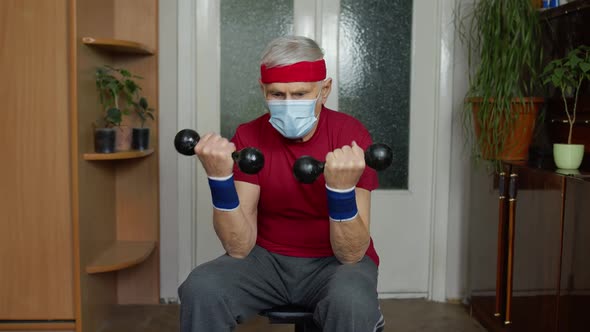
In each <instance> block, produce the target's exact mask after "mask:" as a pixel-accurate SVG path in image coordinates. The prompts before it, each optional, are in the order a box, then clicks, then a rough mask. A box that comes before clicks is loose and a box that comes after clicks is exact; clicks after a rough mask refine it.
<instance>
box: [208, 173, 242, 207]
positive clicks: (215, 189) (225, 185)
mask: <svg viewBox="0 0 590 332" xmlns="http://www.w3.org/2000/svg"><path fill="white" fill-rule="evenodd" d="M209 188H210V189H211V199H212V201H213V207H214V208H216V209H218V210H221V211H232V210H235V209H237V208H238V206H239V205H240V200H239V198H238V192H237V191H236V185H235V183H234V176H233V174H232V175H230V176H229V177H227V178H221V179H220V178H212V177H209Z"/></svg>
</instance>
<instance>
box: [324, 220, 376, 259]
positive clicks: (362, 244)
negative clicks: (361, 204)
mask: <svg viewBox="0 0 590 332" xmlns="http://www.w3.org/2000/svg"><path fill="white" fill-rule="evenodd" d="M370 241H371V237H370V235H369V230H368V229H367V228H366V227H365V224H364V223H363V221H362V220H361V217H360V215H357V216H356V218H354V219H353V220H350V221H345V222H334V221H330V242H331V243H332V250H333V251H334V255H335V256H336V258H337V259H338V260H339V261H340V262H341V263H343V264H353V263H356V262H358V261H360V260H361V259H363V257H364V256H365V253H366V252H367V248H368V247H369V243H370Z"/></svg>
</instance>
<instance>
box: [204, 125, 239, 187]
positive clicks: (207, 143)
mask: <svg viewBox="0 0 590 332" xmlns="http://www.w3.org/2000/svg"><path fill="white" fill-rule="evenodd" d="M234 151H236V146H235V145H234V143H232V142H230V141H228V140H227V139H226V138H224V137H221V136H220V135H218V134H215V133H208V134H206V135H205V136H203V137H201V140H200V141H199V143H198V144H197V146H195V153H196V154H197V156H198V157H199V160H200V161H201V164H203V168H205V172H207V175H208V176H212V177H226V176H229V175H231V174H232V172H233V166H234V160H233V159H232V156H231V155H232V152H234Z"/></svg>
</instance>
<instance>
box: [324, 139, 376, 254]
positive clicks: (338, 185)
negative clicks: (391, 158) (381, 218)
mask: <svg viewBox="0 0 590 332" xmlns="http://www.w3.org/2000/svg"><path fill="white" fill-rule="evenodd" d="M364 170H365V153H364V151H363V150H362V149H361V148H360V147H359V146H358V145H357V144H356V143H355V142H352V144H351V145H350V146H347V145H345V146H343V147H342V148H340V149H336V150H334V151H332V152H329V153H328V154H327V155H326V164H325V166H324V178H325V179H326V187H327V188H326V190H327V194H328V210H329V211H328V212H329V214H330V243H331V245H332V250H333V251H334V255H335V256H336V258H338V260H339V261H340V262H341V263H343V264H351V263H356V262H358V261H360V260H361V259H362V258H363V257H364V255H365V252H366V251H367V248H368V247H369V243H370V240H371V238H370V234H369V224H370V214H369V211H370V207H371V192H370V191H368V190H365V189H361V188H356V184H357V183H358V181H359V179H360V177H361V175H362V174H363V171H364Z"/></svg>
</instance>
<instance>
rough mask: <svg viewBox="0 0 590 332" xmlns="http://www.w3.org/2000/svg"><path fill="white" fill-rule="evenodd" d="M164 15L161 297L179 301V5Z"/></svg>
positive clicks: (171, 3) (168, 0)
mask: <svg viewBox="0 0 590 332" xmlns="http://www.w3.org/2000/svg"><path fill="white" fill-rule="evenodd" d="M159 6H160V8H159V13H160V14H159V15H160V32H159V33H160V49H159V51H160V53H159V55H160V58H159V61H160V64H159V66H160V67H159V68H160V76H159V77H160V80H159V81H160V86H159V89H160V105H159V106H158V110H160V114H161V115H160V117H159V120H160V137H159V139H160V147H161V150H160V297H161V298H163V299H175V298H176V297H177V291H176V290H177V286H178V281H179V280H178V205H177V202H178V163H177V161H178V157H177V153H176V150H174V148H173V146H172V142H173V140H174V135H175V134H176V131H177V129H176V128H177V127H178V124H177V118H178V117H177V113H178V99H177V87H178V85H177V82H178V68H177V67H178V66H177V63H178V59H177V58H178V40H177V36H178V26H177V17H178V3H177V0H165V1H160V2H159Z"/></svg>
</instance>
